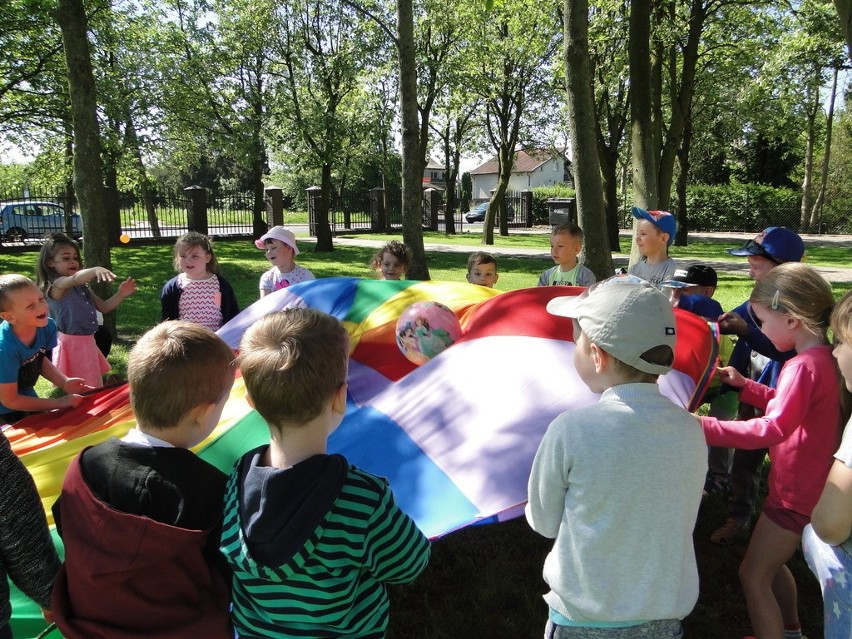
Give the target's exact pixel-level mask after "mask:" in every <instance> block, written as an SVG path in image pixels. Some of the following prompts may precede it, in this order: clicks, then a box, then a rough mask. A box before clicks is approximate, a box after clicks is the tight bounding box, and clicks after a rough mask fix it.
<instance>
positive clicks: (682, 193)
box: [675, 116, 692, 246]
mask: <svg viewBox="0 0 852 639" xmlns="http://www.w3.org/2000/svg"><path fill="white" fill-rule="evenodd" d="M691 147H692V117H691V116H690V117H689V118H687V121H686V126H685V127H684V129H683V139H682V140H681V148H680V149H679V150H678V162H679V163H680V173H679V174H678V177H677V234H676V235H675V244H676V245H677V246H686V245H687V244H689V209H688V208H687V206H686V186H687V183H688V182H689V150H690V148H691Z"/></svg>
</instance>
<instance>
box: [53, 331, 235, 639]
mask: <svg viewBox="0 0 852 639" xmlns="http://www.w3.org/2000/svg"><path fill="white" fill-rule="evenodd" d="M233 360H234V354H233V352H232V351H231V349H230V348H228V346H227V345H226V344H225V343H224V342H223V341H222V340H221V339H219V338H218V337H217V336H216V335H215V334H214V333H213V332H211V331H210V330H209V329H207V328H204V327H203V326H199V325H198V324H191V323H189V322H179V321H172V322H163V323H162V324H158V325H157V326H155V327H154V328H152V329H151V330H150V331H148V332H147V333H146V334H145V335H143V336H142V337H141V338H140V339H139V341H138V342H137V343H136V346H134V347H133V350H132V351H131V352H130V358H129V362H128V367H127V374H128V379H129V382H130V405H131V407H132V408H133V411H134V413H135V414H136V428H134V429H132V430H131V431H130V432H129V433H128V434H127V436H126V437H124V438H123V439H122V440H118V439H115V438H112V439H109V440H107V441H106V442H103V443H101V444H98V445H96V446H92V447H88V448H85V449H83V451H82V452H81V453H80V454H79V455H78V456H77V457H76V458H75V459H74V460H73V461H72V462H71V465H70V466H69V468H68V472H67V474H66V476H65V482H64V484H63V486H62V493H61V495H60V497H59V499H58V501H57V502H56V503H55V504H54V506H53V515H54V519H55V520H56V526H57V530H58V532H59V534H60V535H61V537H62V540H63V542H64V543H65V565H64V566H63V567H62V569H61V570H60V572H59V575H58V577H57V578H56V584H55V585H54V588H53V597H52V602H53V615H54V619H55V621H56V625H57V626H58V627H59V629H60V630H61V631H62V635H63V636H64V637H66V639H84V638H90V637H153V638H156V637H161V638H163V639H166V638H167V637H205V638H206V637H210V638H213V639H216V638H219V639H226V638H230V637H233V631H232V630H231V628H230V622H229V618H228V602H229V599H230V597H229V588H228V580H227V577H226V576H225V574H224V573H225V572H226V568H225V563H224V560H223V558H222V557H221V555H220V554H219V553H218V546H219V533H220V528H221V525H222V498H223V495H224V492H225V480H226V476H225V475H224V473H222V472H221V471H219V470H218V469H216V468H215V467H213V466H211V465H210V464H208V463H207V462H205V461H203V460H201V459H200V458H199V457H196V456H195V455H194V454H193V453H192V452H191V451H190V450H188V449H189V448H191V447H193V446H195V445H197V444H198V443H200V442H201V441H202V440H203V439H204V438H206V437H207V436H208V435H209V434H210V432H211V431H212V430H213V428H214V427H215V426H216V424H217V422H218V421H219V417H220V415H221V414H222V408H223V406H224V405H225V401H226V400H227V398H228V394H229V392H230V389H231V385H232V384H233V381H234V367H233Z"/></svg>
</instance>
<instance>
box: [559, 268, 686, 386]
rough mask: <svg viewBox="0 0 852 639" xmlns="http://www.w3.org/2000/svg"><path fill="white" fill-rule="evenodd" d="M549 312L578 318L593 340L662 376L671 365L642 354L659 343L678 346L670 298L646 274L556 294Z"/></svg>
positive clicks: (619, 355)
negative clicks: (642, 276) (648, 280)
mask: <svg viewBox="0 0 852 639" xmlns="http://www.w3.org/2000/svg"><path fill="white" fill-rule="evenodd" d="M547 312H548V313H551V314H552V315H561V316H563V317H570V318H573V319H575V320H577V322H578V323H579V324H580V328H581V329H582V330H583V332H584V333H585V334H586V336H587V337H588V338H589V340H591V341H592V343H594V344H597V345H598V346H599V347H600V348H602V349H603V350H604V351H606V352H607V353H609V354H610V355H612V356H613V357H615V358H616V359H618V360H620V361H622V362H624V363H625V364H628V365H629V366H632V367H633V368H636V369H638V370H640V371H642V372H643V373H650V374H653V375H663V374H665V373H668V372H669V371H670V370H671V366H664V365H661V364H653V363H651V362H648V361H645V360H644V359H642V354H643V353H645V352H646V351H649V350H651V349H652V348H654V347H656V346H669V347H670V348H671V349H672V351H674V346H675V317H674V311H673V310H672V305H671V302H669V299H668V298H667V297H666V296H665V295H663V293H661V292H660V291H659V290H658V289H657V288H656V287H655V286H653V285H652V284H651V283H649V282H646V281H645V280H643V279H640V278H638V277H634V276H631V275H628V276H622V277H619V276H616V277H610V278H609V279H606V280H603V281H601V282H598V283H597V284H595V285H594V286H592V287H590V288H589V289H588V290H586V291H585V292H583V294H582V295H576V296H566V297H555V298H553V299H552V300H550V302H548V304H547Z"/></svg>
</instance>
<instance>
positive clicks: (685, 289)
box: [662, 264, 722, 322]
mask: <svg viewBox="0 0 852 639" xmlns="http://www.w3.org/2000/svg"><path fill="white" fill-rule="evenodd" d="M718 282H719V277H718V276H717V275H716V269H714V268H713V267H712V266H707V265H706V264H692V265H690V266H689V268H686V269H682V268H679V269H677V270H675V272H674V275H673V276H672V278H671V279H670V280H666V281H665V282H663V284H662V287H663V288H664V289H666V290H667V291H668V293H669V299H670V300H671V301H672V306H677V305H678V304H677V302H678V300H679V299H680V297H681V296H683V295H701V296H703V297H706V298H710V297H713V294H714V293H715V292H716V285H717V284H718ZM717 304H718V302H717ZM721 308H722V307H721V306H719V309H720V310H719V313H718V314H716V315H715V316H713V317H712V321H714V322H715V321H716V320H717V319H718V318H719V315H721V314H722V310H721Z"/></svg>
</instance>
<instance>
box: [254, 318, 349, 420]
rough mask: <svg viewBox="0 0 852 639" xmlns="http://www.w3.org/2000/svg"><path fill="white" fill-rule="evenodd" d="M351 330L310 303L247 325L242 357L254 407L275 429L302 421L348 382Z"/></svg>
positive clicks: (315, 411) (316, 411) (313, 415)
mask: <svg viewBox="0 0 852 639" xmlns="http://www.w3.org/2000/svg"><path fill="white" fill-rule="evenodd" d="M348 361H349V333H347V332H346V329H345V328H344V327H343V325H342V324H341V323H340V322H339V321H338V320H337V319H335V318H334V317H332V316H331V315H327V314H326V313H323V312H321V311H318V310H316V309H311V308H291V309H287V310H284V311H279V312H277V313H270V314H269V315H266V316H265V317H264V318H263V319H261V320H260V321H259V322H257V323H256V324H255V325H253V326H252V327H251V328H249V329H248V330H247V331H246V333H245V335H243V339H242V342H241V343H240V355H239V358H238V362H239V365H240V369H241V370H242V373H243V381H244V382H245V385H246V389H247V390H248V394H249V396H250V397H251V400H252V402H253V403H254V407H255V409H257V412H258V413H260V415H261V417H263V418H264V419H265V420H266V422H267V423H268V424H269V425H270V426H271V427H274V428H277V427H280V426H281V425H283V424H285V423H286V424H304V423H306V422H308V421H310V420H312V419H313V418H315V417H316V416H317V415H319V414H320V412H322V410H323V409H324V408H325V407H326V405H327V404H328V402H329V401H330V399H331V398H332V396H333V395H334V393H335V392H337V390H338V389H339V388H340V386H341V385H342V384H344V383H345V382H346V372H347V364H348Z"/></svg>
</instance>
